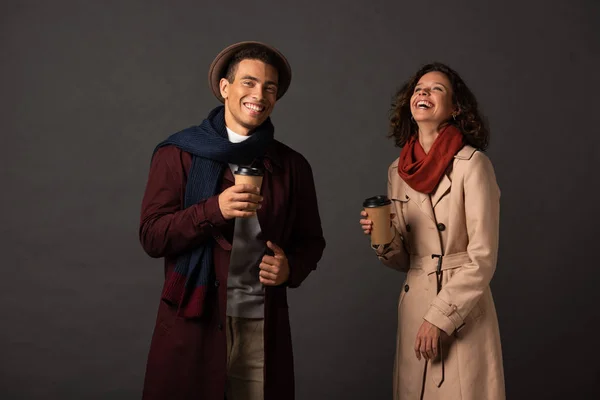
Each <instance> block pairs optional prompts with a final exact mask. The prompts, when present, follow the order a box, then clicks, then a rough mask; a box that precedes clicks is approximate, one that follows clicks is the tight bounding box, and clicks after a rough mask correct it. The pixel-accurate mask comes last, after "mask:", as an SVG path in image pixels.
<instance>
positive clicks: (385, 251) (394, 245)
mask: <svg viewBox="0 0 600 400" xmlns="http://www.w3.org/2000/svg"><path fill="white" fill-rule="evenodd" d="M394 171H396V170H395V169H392V168H390V169H389V170H388V184H387V191H388V198H390V199H391V198H392V197H393V196H392V176H391V174H392V173H394ZM401 217H402V216H401V215H398V214H396V216H395V217H394V220H393V221H392V223H393V225H394V238H393V239H392V242H391V243H389V244H386V245H379V246H373V249H374V250H375V253H376V254H377V257H378V258H379V260H381V262H382V263H383V265H385V266H387V267H390V268H393V269H395V270H397V271H401V272H407V271H408V269H409V267H410V257H409V254H408V251H406V248H405V247H404V240H403V239H402V235H401V234H400V226H399V224H400V223H399V221H400V218H401Z"/></svg>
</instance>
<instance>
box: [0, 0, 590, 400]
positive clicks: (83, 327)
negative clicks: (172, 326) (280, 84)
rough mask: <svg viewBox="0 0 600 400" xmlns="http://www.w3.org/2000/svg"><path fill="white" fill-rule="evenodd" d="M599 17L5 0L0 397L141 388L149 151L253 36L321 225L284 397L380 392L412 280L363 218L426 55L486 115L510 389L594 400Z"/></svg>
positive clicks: (471, 8)
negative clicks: (292, 382)
mask: <svg viewBox="0 0 600 400" xmlns="http://www.w3.org/2000/svg"><path fill="white" fill-rule="evenodd" d="M599 21H600V2H598V1H593V0H590V1H587V2H586V1H576V0H570V1H555V2H549V1H542V0H539V1H520V2H513V3H512V4H511V2H507V1H501V2H498V1H497V2H490V4H486V2H483V1H478V0H473V1H466V0H465V1H437V0H436V1H433V0H428V1H423V2H419V1H412V2H404V1H388V2H384V1H373V0H371V1H363V2H361V1H319V2H316V1H315V2H310V1H307V2H290V3H286V2H284V1H259V2H249V1H244V2H241V1H231V0H230V1H223V2H218V1H213V2H201V1H189V0H188V1H172V2H167V1H94V2H92V1H65V0H61V1H59V0H54V1H51V2H50V1H20V2H16V1H2V2H1V6H0V24H1V28H0V29H1V33H0V44H1V48H0V51H1V52H0V57H1V69H0V131H1V133H2V142H1V149H2V150H1V151H2V152H1V154H2V157H1V169H0V184H1V189H0V190H1V195H0V202H1V203H0V205H1V210H2V213H1V220H0V231H1V240H0V255H1V257H2V261H1V266H2V275H1V278H0V397H1V398H2V399H58V398H60V399H135V398H139V397H140V393H141V386H142V381H143V373H144V367H145V361H146V355H147V351H148V346H149V340H150V335H151V333H152V328H153V323H154V318H155V313H156V307H157V305H158V299H159V293H160V289H161V284H162V261H160V260H152V259H150V258H149V257H147V256H146V255H145V254H144V253H143V251H142V249H141V246H140V245H139V242H138V238H137V228H138V218H139V207H140V201H141V197H142V194H143V190H144V186H145V182H146V178H147V172H148V166H149V157H150V154H151V151H152V149H153V147H154V146H155V144H156V143H158V142H159V141H160V140H162V139H163V138H165V137H166V136H167V135H169V134H170V133H172V132H174V131H176V130H179V129H182V128H185V127H188V126H190V125H193V124H197V123H199V122H200V121H201V120H202V118H203V117H204V116H205V115H206V113H207V112H208V111H209V110H210V109H211V108H212V107H214V106H215V105H216V104H217V103H216V100H215V99H214V98H213V97H212V96H211V94H210V93H209V90H208V88H207V82H206V71H207V68H208V65H209V64H210V62H211V60H212V58H213V57H214V56H215V55H216V53H217V52H218V51H219V50H220V49H222V48H223V47H225V46H227V45H229V44H231V43H233V42H236V41H240V40H261V41H265V42H268V43H271V44H273V45H275V46H277V47H278V48H280V49H281V51H283V52H284V53H285V54H286V55H287V56H288V58H289V60H290V62H291V65H292V66H293V70H294V79H293V82H292V86H291V88H290V91H289V92H288V94H287V95H286V97H284V99H283V100H282V101H281V102H280V103H279V104H278V105H277V107H276V110H275V112H274V114H273V121H274V123H275V126H276V128H277V129H276V135H277V137H278V138H279V139H280V140H282V141H283V142H285V143H287V144H289V145H291V146H292V147H294V148H295V149H297V150H299V151H300V152H302V153H303V154H304V155H305V156H306V157H307V158H308V160H309V161H310V162H311V163H312V166H313V169H314V173H315V178H316V185H317V191H318V194H319V203H320V209H321V215H322V220H323V227H324V231H325V234H326V238H327V240H328V247H327V249H326V253H325V255H324V257H323V260H322V262H321V263H320V265H319V269H318V270H317V271H316V272H314V273H313V274H312V275H311V276H310V277H309V279H308V280H307V281H306V282H305V283H304V285H303V286H302V287H301V288H300V289H297V290H294V291H292V292H291V293H290V296H291V301H290V303H291V317H292V329H293V335H294V345H295V364H296V377H297V397H298V398H299V399H388V398H390V397H391V383H392V381H391V378H392V361H393V353H394V345H395V344H394V340H395V329H396V302H397V296H398V294H399V290H400V285H401V283H402V281H403V279H404V275H402V274H398V273H396V272H394V271H391V270H387V269H386V268H385V267H383V266H382V265H380V264H379V262H378V261H377V260H376V258H375V257H374V255H373V254H372V252H371V250H370V249H369V247H368V245H367V241H366V238H365V237H363V235H362V233H361V231H360V228H359V224H358V218H359V211H360V208H361V201H362V199H363V198H365V197H367V196H370V195H374V194H377V193H384V192H385V185H386V171H387V166H388V165H389V164H390V163H391V162H392V161H393V160H394V158H395V157H397V155H398V151H399V150H398V149H397V148H394V147H393V143H392V141H390V140H387V139H386V138H385V134H386V132H387V113H388V109H389V105H390V100H391V96H392V94H393V93H394V91H395V90H396V89H397V87H398V86H399V85H400V83H401V82H402V81H403V80H405V79H406V78H407V77H408V76H409V75H411V74H412V73H414V72H415V71H416V69H417V68H418V67H419V66H420V65H421V64H422V63H425V62H429V61H433V60H439V61H443V62H445V63H448V64H449V65H451V66H452V67H454V68H455V69H457V70H458V71H459V72H460V73H461V74H462V76H463V78H464V79H465V80H466V82H467V84H468V85H469V86H470V87H471V88H472V90H473V91H474V92H475V93H476V95H477V97H478V99H479V100H480V102H481V106H482V109H483V111H484V113H485V114H486V115H487V116H488V117H489V120H490V123H491V128H492V144H491V147H490V150H489V152H488V154H489V156H490V158H491V159H492V161H493V163H494V165H495V168H496V173H497V177H498V181H499V184H500V186H501V189H502V222H501V233H502V236H501V249H500V257H499V264H498V269H497V273H496V276H495V278H494V280H493V282H492V289H493V293H494V296H495V300H496V305H497V309H498V314H499V319H500V327H501V334H502V344H503V348H504V361H505V372H506V382H507V392H508V398H509V399H525V398H527V399H531V398H535V399H566V398H594V397H595V396H597V395H598V394H599V393H600V391H599V389H598V384H597V382H596V381H597V379H598V376H600V367H599V362H600V361H599V358H598V356H599V353H598V344H597V343H598V333H597V332H598V331H597V330H596V329H595V328H593V326H592V324H593V322H594V321H596V322H597V319H598V318H597V315H598V310H599V308H598V306H597V303H598V301H599V300H600V297H599V295H598V292H599V290H598V282H599V280H600V271H599V269H600V265H599V263H598V256H597V252H598V244H597V240H596V238H597V237H598V229H599V225H600V219H599V218H598V209H597V208H595V207H594V206H595V204H596V203H597V199H596V197H595V196H596V195H595V192H596V191H597V188H598V183H597V182H598V179H597V172H598V166H599V165H598V160H597V158H598V148H599V145H600V140H599V134H600V132H599V128H598V115H599V114H598V113H599V111H598V110H599V106H600V102H599V101H598V97H599V96H600V79H599V72H598V71H600V57H599V40H598V39H599V37H600V32H599V30H600V29H599V28H598V26H599ZM592 393H595V395H593V394H592ZM595 398H598V397H595Z"/></svg>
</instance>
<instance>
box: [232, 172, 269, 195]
mask: <svg viewBox="0 0 600 400" xmlns="http://www.w3.org/2000/svg"><path fill="white" fill-rule="evenodd" d="M263 175H264V173H263V171H262V170H261V169H260V168H251V167H238V168H237V170H236V171H235V172H234V173H233V176H234V177H235V184H236V185H239V184H242V183H245V184H247V185H254V186H256V187H257V188H258V189H259V191H260V187H261V186H262V180H263Z"/></svg>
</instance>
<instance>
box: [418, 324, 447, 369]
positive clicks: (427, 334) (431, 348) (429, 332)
mask: <svg viewBox="0 0 600 400" xmlns="http://www.w3.org/2000/svg"><path fill="white" fill-rule="evenodd" d="M440 335H443V336H447V335H446V333H445V332H442V331H441V330H440V328H438V327H437V326H435V325H433V324H432V323H431V322H429V321H423V323H422V324H421V327H420V328H419V331H418V332H417V340H415V355H416V356H417V359H418V360H421V356H423V358H425V359H426V360H434V359H435V358H436V357H437V356H438V352H439V348H438V345H439V343H440Z"/></svg>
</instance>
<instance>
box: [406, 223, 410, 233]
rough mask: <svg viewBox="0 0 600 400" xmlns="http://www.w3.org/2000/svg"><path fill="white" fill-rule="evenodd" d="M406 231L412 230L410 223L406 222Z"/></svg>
mask: <svg viewBox="0 0 600 400" xmlns="http://www.w3.org/2000/svg"><path fill="white" fill-rule="evenodd" d="M406 232H410V225H409V224H406Z"/></svg>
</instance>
